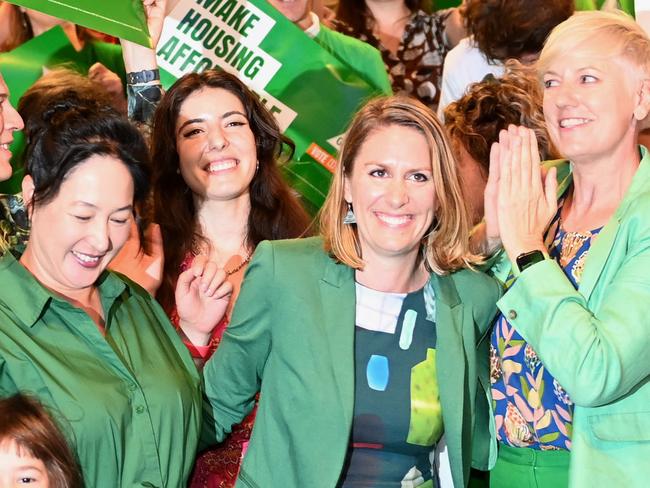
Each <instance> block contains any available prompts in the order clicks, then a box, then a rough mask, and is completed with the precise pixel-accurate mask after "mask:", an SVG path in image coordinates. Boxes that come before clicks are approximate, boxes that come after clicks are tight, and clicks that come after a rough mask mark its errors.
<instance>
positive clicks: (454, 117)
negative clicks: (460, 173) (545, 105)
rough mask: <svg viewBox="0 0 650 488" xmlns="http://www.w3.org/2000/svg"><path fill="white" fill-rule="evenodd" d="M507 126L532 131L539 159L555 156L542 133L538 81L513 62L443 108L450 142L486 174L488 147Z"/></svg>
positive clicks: (550, 143)
mask: <svg viewBox="0 0 650 488" xmlns="http://www.w3.org/2000/svg"><path fill="white" fill-rule="evenodd" d="M510 124H515V125H523V126H525V127H528V128H530V129H533V130H534V131H535V135H536V136H537V145H538V147H539V152H540V157H541V158H542V160H545V159H554V158H556V157H559V155H558V153H557V151H556V149H555V148H554V147H553V144H552V142H551V140H550V138H549V136H548V132H547V131H546V124H545V122H544V113H543V111H542V88H541V85H540V83H539V79H538V78H537V75H536V74H535V72H534V70H533V69H532V68H527V67H524V66H523V65H521V64H520V63H518V62H516V61H510V62H508V63H507V65H506V73H505V74H504V75H503V77H502V78H494V77H493V76H492V75H488V76H486V78H484V79H483V81H481V82H480V83H474V84H472V85H470V87H469V91H468V92H467V94H466V95H464V96H463V97H462V98H460V99H459V100H457V101H455V102H452V103H450V104H449V105H448V106H447V108H445V126H446V129H447V131H448V132H449V135H450V136H451V138H452V140H453V141H454V143H456V144H458V143H460V144H462V145H463V147H464V148H465V150H466V151H467V152H468V153H469V155H470V156H471V157H472V159H474V160H475V161H476V162H477V163H479V164H480V165H481V166H482V167H483V169H484V170H485V172H486V174H487V172H488V169H489V165H490V147H491V146H492V143H494V142H497V141H498V140H499V132H500V131H501V130H502V129H507V128H508V125H510Z"/></svg>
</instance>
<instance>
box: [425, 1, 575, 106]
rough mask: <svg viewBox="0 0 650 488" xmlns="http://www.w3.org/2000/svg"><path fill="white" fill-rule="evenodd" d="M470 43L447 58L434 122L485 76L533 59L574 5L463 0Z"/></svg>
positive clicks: (463, 13) (564, 2) (499, 72)
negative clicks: (508, 63)
mask: <svg viewBox="0 0 650 488" xmlns="http://www.w3.org/2000/svg"><path fill="white" fill-rule="evenodd" d="M460 12H461V14H462V16H463V18H464V21H465V25H466V26H467V32H468V34H469V36H470V37H466V38H465V39H463V40H461V41H460V42H459V43H458V45H457V46H456V47H455V48H454V49H452V50H451V51H450V52H449V54H448V55H447V57H446V58H445V65H444V69H443V71H442V85H441V91H442V93H441V95H440V104H439V106H438V116H440V118H442V117H443V114H444V110H445V108H446V107H447V105H449V104H450V103H451V102H453V101H454V100H458V99H459V98H460V97H462V96H463V95H464V94H465V93H466V91H467V89H468V87H469V85H471V84H472V83H474V82H477V81H481V80H482V79H483V77H484V76H485V75H487V74H489V73H491V74H493V75H494V76H496V77H500V76H501V75H502V74H503V72H504V63H505V62H506V60H508V59H517V60H519V61H520V62H522V63H525V64H527V63H531V62H533V61H535V60H536V59H537V56H538V54H539V51H540V50H541V49H542V45H543V44H544V40H545V39H546V37H547V36H548V34H549V32H551V30H552V29H553V27H555V26H556V25H558V24H559V23H560V22H562V21H563V20H565V19H568V18H569V17H570V16H571V15H572V14H573V12H574V0H465V2H464V3H463V5H462V6H461V7H460Z"/></svg>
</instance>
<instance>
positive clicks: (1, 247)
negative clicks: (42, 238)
mask: <svg viewBox="0 0 650 488" xmlns="http://www.w3.org/2000/svg"><path fill="white" fill-rule="evenodd" d="M28 239H29V219H28V218H27V211H26V210H25V203H24V202H23V197H22V195H20V194H18V195H0V256H2V255H3V254H4V253H6V252H7V251H8V250H9V249H13V248H15V247H17V246H18V247H19V246H23V245H25V244H27V240H28Z"/></svg>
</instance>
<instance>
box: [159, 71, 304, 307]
mask: <svg viewBox="0 0 650 488" xmlns="http://www.w3.org/2000/svg"><path fill="white" fill-rule="evenodd" d="M203 88H221V89H224V90H227V91H229V92H230V93H232V94H233V95H235V96H236V97H237V98H238V99H239V100H240V101H241V103H242V105H243V106H244V109H245V111H246V117H247V118H248V122H249V124H250V127H251V130H252V132H253V135H254V137H255V146H256V149H257V159H258V161H259V169H258V170H257V171H256V173H255V175H254V176H253V180H252V181H251V184H250V188H249V194H250V200H251V210H250V214H249V216H248V235H247V238H246V241H247V242H246V244H247V245H248V246H249V247H251V248H254V247H256V246H257V244H259V243H260V242H261V241H263V240H267V239H268V240H275V239H288V238H294V237H299V236H301V235H304V234H305V230H306V229H307V227H308V226H309V217H308V215H307V213H306V212H305V210H304V209H303V208H302V207H301V206H300V203H299V202H298V200H297V199H296V198H295V197H294V195H293V194H292V192H291V189H290V188H289V186H288V185H287V183H286V182H285V181H284V180H283V179H282V176H281V174H280V168H279V167H278V165H277V160H278V158H279V157H280V156H281V154H282V152H283V149H284V148H289V153H290V154H291V153H293V148H294V145H293V142H291V140H289V139H288V138H287V137H285V136H284V135H282V134H281V133H280V129H279V127H278V124H277V122H276V121H275V119H274V118H273V116H272V115H271V114H270V113H269V112H268V110H266V108H264V105H263V104H262V103H261V102H260V100H259V99H258V97H257V96H256V95H255V94H254V93H253V92H252V91H250V90H249V89H248V88H247V87H246V85H244V84H243V83H242V82H241V81H240V80H239V79H238V78H237V77H236V76H234V75H232V74H230V73H226V72H225V71H218V70H206V71H204V72H202V73H190V74H187V75H185V76H183V77H182V78H180V79H178V80H177V81H176V83H174V85H173V86H172V87H171V88H170V89H169V91H168V92H167V93H166V94H165V95H164V96H163V98H162V100H161V101H160V104H159V105H158V109H157V110H156V114H155V117H154V125H153V134H152V151H151V153H152V161H154V162H155V165H154V169H153V172H154V177H153V191H154V218H155V221H156V222H158V224H159V225H160V228H161V231H162V237H163V246H164V253H165V266H164V270H163V280H162V284H161V286H160V288H159V290H158V299H159V301H160V303H161V304H162V305H163V307H165V309H166V310H167V311H169V310H170V309H171V308H172V307H173V304H174V289H175V287H176V279H177V277H178V273H179V267H180V265H181V263H182V262H183V259H184V257H185V255H186V254H187V253H188V252H190V251H191V250H192V242H194V241H197V240H198V241H205V238H204V237H203V235H202V234H201V228H200V225H199V223H198V218H197V212H196V210H197V209H196V208H195V205H194V199H193V196H192V192H191V191H190V189H189V187H188V186H187V184H186V183H185V181H184V180H183V177H182V176H181V175H180V173H179V172H178V168H179V158H178V151H177V147H176V121H177V119H178V114H179V111H180V109H181V105H182V104H183V102H184V101H185V100H186V99H187V98H188V97H189V96H190V95H191V94H193V93H194V92H196V91H198V90H201V89H203Z"/></svg>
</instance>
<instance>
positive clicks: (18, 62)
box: [0, 26, 124, 193]
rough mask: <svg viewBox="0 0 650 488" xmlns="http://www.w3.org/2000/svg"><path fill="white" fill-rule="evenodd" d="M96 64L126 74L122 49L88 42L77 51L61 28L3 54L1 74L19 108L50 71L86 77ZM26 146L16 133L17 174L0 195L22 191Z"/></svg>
mask: <svg viewBox="0 0 650 488" xmlns="http://www.w3.org/2000/svg"><path fill="white" fill-rule="evenodd" d="M95 62H101V63H102V64H104V65H105V66H106V67H108V68H109V69H111V70H113V71H115V72H118V73H119V72H120V71H121V72H122V73H123V71H124V65H123V63H122V54H121V49H120V47H119V46H115V45H112V44H106V43H87V44H86V46H84V48H83V49H82V50H81V51H76V50H75V49H74V47H73V46H72V44H71V43H70V40H69V39H68V37H67V36H66V35H65V32H64V31H63V29H62V28H61V27H60V26H57V27H54V28H53V29H50V30H49V31H47V32H45V33H43V34H41V35H40V36H38V37H35V38H34V39H31V40H29V41H28V42H26V43H24V44H22V45H20V46H19V47H17V48H16V49H14V50H13V51H10V52H7V53H2V54H0V72H1V73H2V76H3V78H4V80H5V82H6V83H7V87H8V88H9V93H10V101H11V104H12V105H13V106H14V107H15V106H17V105H18V100H19V99H20V97H22V95H23V93H25V91H27V89H28V88H29V87H30V86H32V84H33V83H34V82H35V81H36V80H38V79H39V78H40V77H41V76H42V75H43V73H44V72H45V71H46V70H48V69H51V68H54V67H57V66H65V67H67V68H71V69H73V70H75V71H78V72H80V73H82V74H86V73H87V72H88V69H89V68H90V66H91V65H92V64H94V63H95ZM24 145H25V144H24V138H23V134H22V133H20V132H15V133H14V142H13V144H12V145H11V151H12V153H13V157H12V166H13V167H14V173H13V176H12V177H11V179H10V180H9V181H4V182H2V183H0V193H16V192H19V191H20V182H21V180H22V175H23V170H22V164H21V162H22V153H23V148H24Z"/></svg>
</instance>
